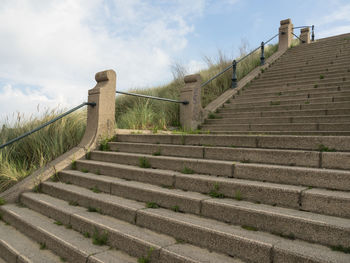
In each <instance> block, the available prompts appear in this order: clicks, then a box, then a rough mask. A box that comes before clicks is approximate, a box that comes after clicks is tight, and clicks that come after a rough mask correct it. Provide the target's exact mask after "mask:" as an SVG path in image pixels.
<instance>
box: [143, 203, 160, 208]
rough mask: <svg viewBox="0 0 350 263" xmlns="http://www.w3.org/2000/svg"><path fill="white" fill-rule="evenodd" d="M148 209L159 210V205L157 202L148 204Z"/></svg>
mask: <svg viewBox="0 0 350 263" xmlns="http://www.w3.org/2000/svg"><path fill="white" fill-rule="evenodd" d="M146 207H147V208H159V205H158V204H157V203H155V202H148V203H146Z"/></svg>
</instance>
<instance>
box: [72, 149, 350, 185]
mask: <svg viewBox="0 0 350 263" xmlns="http://www.w3.org/2000/svg"><path fill="white" fill-rule="evenodd" d="M225 151H226V152H230V148H228V149H219V150H218V152H220V153H226V152H225ZM238 151H239V150H238ZM241 152H243V153H244V156H240V157H238V159H242V158H246V159H243V161H244V162H242V163H235V166H234V167H235V168H234V169H235V170H234V177H235V178H241V179H248V180H258V181H267V182H272V183H281V184H291V185H304V186H312V187H319V188H328V189H335V190H345V191H347V190H349V189H350V181H349V180H350V179H349V171H341V170H339V167H346V166H348V163H347V162H346V158H347V157H348V154H347V153H345V154H339V153H328V152H327V153H324V152H323V153H320V154H319V158H320V159H321V158H324V160H327V161H324V162H323V164H321V165H320V166H321V167H320V168H323V169H313V168H310V169H306V168H305V169H304V167H295V166H296V165H297V164H296V161H295V159H293V158H290V159H289V161H290V163H289V167H288V166H281V165H278V164H276V163H278V162H277V161H271V160H270V161H269V163H272V162H275V165H269V164H264V163H261V164H259V161H260V162H262V161H264V157H263V156H259V157H260V158H258V157H255V160H256V161H255V163H253V162H252V160H251V159H248V158H252V157H251V156H250V155H248V154H247V151H244V150H242V151H241ZM270 156H271V155H270ZM309 156H310V155H309ZM337 156H340V157H337ZM342 156H343V157H345V158H342ZM230 158H231V157H229V156H228V157H227V158H226V159H230ZM274 158H275V159H276V156H274ZM315 158H316V157H315ZM265 159H267V158H265ZM338 160H340V161H338ZM343 160H345V161H343ZM322 161H323V159H322ZM314 162H315V166H316V165H317V164H316V162H317V160H314ZM299 163H301V162H299ZM326 163H327V165H326V166H328V167H330V168H329V169H324V168H325V167H323V165H325V164H326ZM331 163H332V164H333V165H332V164H331ZM236 167H239V169H238V168H237V169H236ZM77 168H78V169H79V170H80V171H82V170H83V171H91V172H92V173H95V174H103V175H108V176H112V177H118V178H122V179H126V180H134V181H140V182H145V183H150V184H156V185H159V186H166V187H173V186H174V181H176V179H177V177H181V176H183V174H182V173H181V172H175V171H170V170H163V169H144V168H139V167H135V166H130V165H122V164H116V163H108V162H103V161H91V160H89V161H86V160H80V161H78V162H77ZM334 169H336V170H334ZM181 178H182V177H181Z"/></svg>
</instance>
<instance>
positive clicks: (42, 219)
mask: <svg viewBox="0 0 350 263" xmlns="http://www.w3.org/2000/svg"><path fill="white" fill-rule="evenodd" d="M68 211H70V212H71V211H72V208H70V209H69V210H68ZM0 212H1V213H2V215H3V219H4V220H5V221H6V222H9V223H10V224H11V225H12V226H14V227H15V228H16V229H18V230H19V231H20V232H22V233H24V234H25V235H26V236H28V237H30V238H31V239H33V240H35V241H37V242H39V243H41V244H42V246H45V247H46V248H48V249H50V250H52V251H54V252H55V253H56V254H57V255H59V256H60V257H61V259H62V260H61V261H66V260H68V261H69V262H77V263H79V262H81V263H85V262H88V263H89V262H91V263H92V262H116V263H118V262H120V263H122V262H123V263H124V262H125V263H129V262H130V263H136V262H137V260H136V259H135V258H131V257H129V256H128V255H125V254H124V253H121V252H119V251H113V250H110V248H109V247H107V246H96V245H93V244H92V242H91V240H90V239H88V238H85V237H84V236H83V235H82V234H80V233H78V232H75V231H72V230H70V229H68V228H71V225H68V228H65V227H64V226H62V225H61V226H60V224H61V223H60V222H58V221H55V220H53V219H50V218H47V217H46V216H43V215H41V214H39V213H37V212H34V211H32V210H29V209H28V208H25V207H19V206H16V205H14V204H9V205H5V206H2V207H1V208H0ZM44 213H45V212H44ZM68 213H69V212H66V214H68ZM53 218H54V217H53ZM56 220H57V219H56ZM71 223H73V222H71ZM79 230H80V232H81V233H87V231H88V229H79ZM89 233H90V234H91V236H92V235H93V233H94V231H93V230H91V229H90V231H89ZM16 241H17V242H21V241H20V240H17V239H16ZM50 259H51V258H50V257H48V258H47V261H42V262H56V261H50ZM18 262H28V261H18ZM29 262H35V261H29ZM38 262H40V261H38Z"/></svg>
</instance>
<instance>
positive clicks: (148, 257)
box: [137, 247, 154, 263]
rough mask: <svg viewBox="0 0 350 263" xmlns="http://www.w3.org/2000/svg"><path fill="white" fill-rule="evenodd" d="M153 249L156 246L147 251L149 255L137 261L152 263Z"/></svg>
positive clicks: (139, 262)
mask: <svg viewBox="0 0 350 263" xmlns="http://www.w3.org/2000/svg"><path fill="white" fill-rule="evenodd" d="M153 250H154V248H153V247H151V248H150V249H149V250H148V252H147V256H144V257H140V258H138V259H137V262H138V263H150V262H151V256H152V252H153Z"/></svg>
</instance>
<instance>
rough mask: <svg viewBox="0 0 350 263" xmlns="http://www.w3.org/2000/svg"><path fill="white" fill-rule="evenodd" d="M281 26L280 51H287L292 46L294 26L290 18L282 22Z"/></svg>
mask: <svg viewBox="0 0 350 263" xmlns="http://www.w3.org/2000/svg"><path fill="white" fill-rule="evenodd" d="M280 24H281V26H280V28H279V42H278V50H285V49H287V48H289V47H290V45H291V44H292V39H293V34H292V33H293V24H292V22H291V20H290V18H288V19H285V20H281V22H280Z"/></svg>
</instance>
